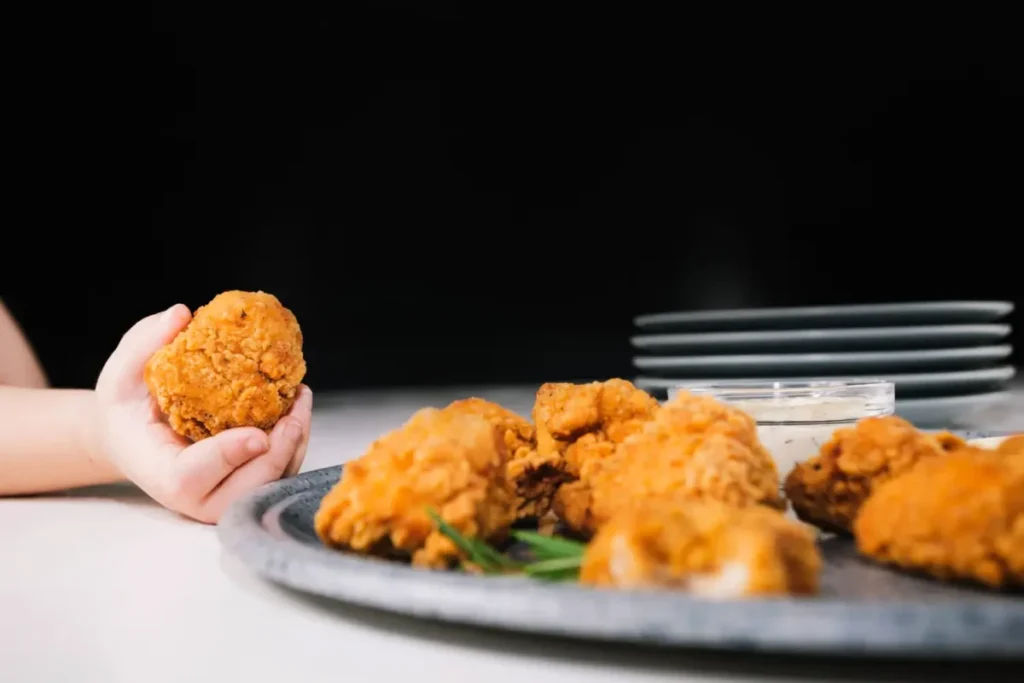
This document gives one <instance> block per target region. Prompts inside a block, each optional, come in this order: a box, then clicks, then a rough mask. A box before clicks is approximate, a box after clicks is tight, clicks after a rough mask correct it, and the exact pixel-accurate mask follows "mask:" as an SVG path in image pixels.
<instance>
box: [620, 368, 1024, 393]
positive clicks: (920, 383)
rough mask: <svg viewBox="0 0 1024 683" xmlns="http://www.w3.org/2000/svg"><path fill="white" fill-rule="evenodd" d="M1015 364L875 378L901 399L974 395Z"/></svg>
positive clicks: (669, 382)
mask: <svg viewBox="0 0 1024 683" xmlns="http://www.w3.org/2000/svg"><path fill="white" fill-rule="evenodd" d="M1016 372H1017V371H1016V370H1015V369H1014V368H1013V366H1012V365H1001V366H999V367H996V368H982V369H980V370H958V371H953V372H912V373H885V372H883V373H880V374H878V375H873V376H872V377H874V378H876V379H884V380H887V381H889V382H892V383H893V384H895V385H896V395H897V396H907V397H914V396H921V395H927V394H939V393H942V394H946V395H950V394H969V393H972V392H978V393H980V392H984V391H986V390H990V389H999V388H1002V387H1004V386H1005V385H1006V383H1007V382H1009V381H1010V380H1011V379H1013V377H1014V375H1015V374H1016ZM771 379H774V380H776V381H779V382H809V381H814V380H822V379H830V380H841V379H855V377H854V376H851V375H839V376H827V377H823V376H820V375H816V376H813V377H811V376H808V377H774V378H771ZM697 381H699V383H700V384H724V385H728V384H731V383H741V384H742V383H743V382H745V381H747V380H744V379H719V378H703V379H699V380H697ZM688 382H689V380H688V379H683V378H672V377H644V376H640V377H637V378H636V379H635V380H634V383H635V384H636V385H637V386H638V387H640V388H641V389H645V390H647V391H656V390H666V389H671V388H672V387H675V386H678V385H680V384H686V383H688Z"/></svg>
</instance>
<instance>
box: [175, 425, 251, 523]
mask: <svg viewBox="0 0 1024 683" xmlns="http://www.w3.org/2000/svg"><path fill="white" fill-rule="evenodd" d="M269 448H270V440H269V439H268V437H267V435H266V434H265V433H263V431H262V430H259V429H256V428H255V427H241V428H238V429H229V430H227V431H226V432H221V433H220V434H217V435H216V436H211V437H210V438H208V439H203V440H202V441H198V442H196V443H194V444H192V445H191V446H189V447H188V448H186V449H185V450H183V451H181V453H179V454H178V455H177V456H176V457H175V458H174V461H173V463H172V465H171V469H172V476H171V477H170V488H171V490H170V491H169V492H168V495H169V496H170V498H171V499H172V500H174V501H177V502H178V503H179V505H173V506H172V507H176V508H179V507H182V506H181V505H180V503H183V502H185V501H195V508H196V509H194V510H193V509H189V507H190V506H189V505H188V504H186V505H185V506H184V507H185V509H183V510H181V511H182V512H184V513H185V514H188V515H189V516H192V517H195V518H196V519H199V520H200V521H211V520H208V519H206V518H205V515H204V512H203V510H202V508H203V507H204V501H205V500H206V498H207V494H209V492H210V491H213V490H215V489H216V488H217V487H218V486H219V485H220V484H221V482H223V481H224V480H225V479H227V478H228V477H230V476H231V474H232V473H233V472H236V471H238V469H239V468H244V467H245V466H246V464H248V463H251V462H252V461H253V460H254V459H255V458H258V457H259V456H261V455H263V454H265V453H266V452H267V451H268V449H269ZM212 521H216V520H215V519H214V520H212Z"/></svg>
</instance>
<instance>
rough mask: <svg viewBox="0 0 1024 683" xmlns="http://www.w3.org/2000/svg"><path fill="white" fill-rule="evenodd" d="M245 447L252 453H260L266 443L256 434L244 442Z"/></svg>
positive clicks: (265, 447)
mask: <svg viewBox="0 0 1024 683" xmlns="http://www.w3.org/2000/svg"><path fill="white" fill-rule="evenodd" d="M245 447H246V449H248V451H249V452H250V453H252V454H254V455H255V454H257V453H262V452H263V451H265V450H266V449H267V446H266V443H265V442H264V440H263V439H261V438H260V437H258V436H251V437H249V440H248V441H246V442H245Z"/></svg>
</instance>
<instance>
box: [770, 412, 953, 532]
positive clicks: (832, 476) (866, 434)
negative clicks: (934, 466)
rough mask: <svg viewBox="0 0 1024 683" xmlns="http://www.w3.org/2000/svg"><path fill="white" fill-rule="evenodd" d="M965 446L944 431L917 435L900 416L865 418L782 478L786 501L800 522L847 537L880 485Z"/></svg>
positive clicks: (839, 434) (838, 433) (833, 436)
mask: <svg viewBox="0 0 1024 683" xmlns="http://www.w3.org/2000/svg"><path fill="white" fill-rule="evenodd" d="M965 445H966V444H965V442H964V441H963V440H962V439H960V438H959V437H957V436H955V435H953V434H949V433H946V432H944V433H941V434H926V433H924V432H919V431H918V430H917V429H915V428H914V425H912V424H910V423H909V422H907V421H906V420H904V419H902V418H899V417H892V416H890V417H869V418H865V419H863V420H861V421H859V422H858V423H857V424H856V425H855V426H853V427H847V428H844V429H839V430H836V432H835V433H834V434H833V435H832V438H831V439H830V440H829V441H828V442H827V443H825V445H823V446H822V447H821V451H820V453H818V455H816V456H814V457H813V458H811V459H810V460H806V461H804V462H802V463H798V464H797V466H796V467H795V468H793V470H792V471H791V472H790V473H789V476H788V477H786V484H785V491H786V496H787V497H788V498H789V500H790V502H791V503H792V504H793V509H794V510H795V511H796V514H797V516H798V517H799V518H800V519H802V520H804V521H806V522H809V523H811V524H814V525H817V526H819V527H821V528H823V529H829V530H834V531H844V532H846V531H849V530H850V526H851V525H852V524H853V520H854V519H855V518H856V516H857V512H858V510H859V509H860V506H861V504H862V503H863V502H864V501H865V500H866V499H867V497H868V496H869V495H871V492H872V491H873V490H874V489H875V488H877V487H878V486H879V485H881V484H882V483H883V482H886V481H888V480H889V479H892V478H894V477H897V476H901V475H903V474H904V473H906V472H908V471H910V470H911V469H912V468H913V467H914V466H915V465H917V463H918V462H920V461H922V460H927V459H929V458H934V457H937V456H940V455H943V454H944V453H946V452H948V451H951V450H955V449H958V448H961V447H964V446H965Z"/></svg>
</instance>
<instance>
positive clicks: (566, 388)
mask: <svg viewBox="0 0 1024 683" xmlns="http://www.w3.org/2000/svg"><path fill="white" fill-rule="evenodd" d="M660 407H661V406H660V405H659V403H658V401H657V399H655V398H654V397H653V396H651V395H650V394H648V393H647V392H645V391H642V390H641V389H637V388H636V387H635V386H633V384H632V383H630V382H627V381H626V380H624V379H610V380H608V381H607V382H591V383H590V384H566V383H549V384H545V385H543V386H541V388H540V389H538V390H537V399H536V403H535V404H534V406H533V421H534V423H535V424H536V425H537V451H538V453H539V454H540V455H541V456H542V457H552V456H554V457H558V458H564V462H565V470H566V471H567V472H568V473H569V474H571V475H572V476H574V477H577V476H579V473H580V470H581V468H582V466H583V463H585V462H586V461H588V460H590V459H600V458H604V457H606V456H608V455H610V454H611V453H612V452H613V451H614V450H615V445H616V444H619V443H622V441H624V440H625V439H626V437H628V436H630V435H631V434H635V433H636V432H638V431H640V429H641V428H642V427H643V425H644V423H646V422H647V421H648V420H650V419H651V418H653V417H654V416H655V415H656V414H657V412H658V410H659V409H660Z"/></svg>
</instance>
